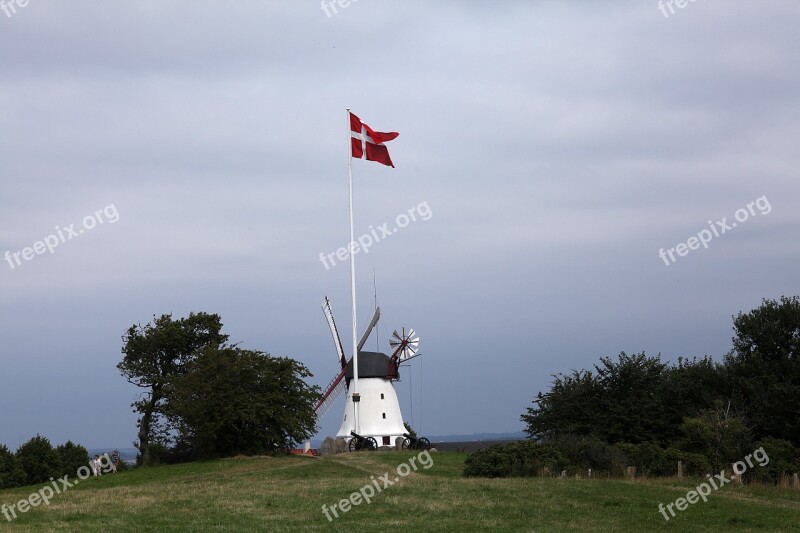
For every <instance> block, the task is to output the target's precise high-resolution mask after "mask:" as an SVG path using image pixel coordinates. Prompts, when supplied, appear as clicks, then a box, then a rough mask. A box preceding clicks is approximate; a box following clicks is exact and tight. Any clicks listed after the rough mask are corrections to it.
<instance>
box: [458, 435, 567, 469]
mask: <svg viewBox="0 0 800 533" xmlns="http://www.w3.org/2000/svg"><path fill="white" fill-rule="evenodd" d="M567 465H568V461H567V459H566V458H565V457H564V456H563V455H561V453H560V452H559V451H558V450H557V449H555V448H554V447H552V446H550V445H547V444H539V443H536V442H533V441H517V442H509V443H504V444H495V445H493V446H490V447H488V448H486V449H485V450H479V451H477V452H475V453H473V454H472V455H470V456H469V457H467V460H466V462H465V466H464V476H465V477H535V476H538V475H539V472H540V471H541V470H542V469H543V468H548V469H550V470H551V471H552V472H558V471H561V470H563V469H564V468H566V467H567Z"/></svg>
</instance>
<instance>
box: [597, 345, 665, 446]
mask: <svg viewBox="0 0 800 533" xmlns="http://www.w3.org/2000/svg"><path fill="white" fill-rule="evenodd" d="M666 369H667V365H666V364H665V363H662V362H661V357H660V356H655V357H647V356H646V355H645V354H644V352H642V353H640V354H635V355H628V354H626V353H625V352H621V353H620V354H619V357H618V359H617V361H613V360H612V359H611V358H610V357H603V358H601V359H600V365H599V366H598V365H595V370H596V371H597V383H598V385H599V386H600V388H601V390H602V394H601V396H600V402H599V405H598V410H599V413H600V415H601V416H600V417H599V418H598V423H599V424H600V425H599V427H598V430H597V433H598V436H599V437H600V438H601V439H602V440H604V441H605V442H608V443H610V444H615V443H617V442H629V443H632V444H638V443H640V442H659V443H663V442H664V441H665V440H666V437H667V436H668V435H669V418H668V409H667V402H666V401H665V398H663V397H662V396H661V394H659V392H660V391H661V390H662V389H663V386H662V385H663V382H664V379H665V376H666Z"/></svg>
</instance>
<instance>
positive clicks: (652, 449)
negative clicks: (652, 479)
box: [619, 442, 677, 476]
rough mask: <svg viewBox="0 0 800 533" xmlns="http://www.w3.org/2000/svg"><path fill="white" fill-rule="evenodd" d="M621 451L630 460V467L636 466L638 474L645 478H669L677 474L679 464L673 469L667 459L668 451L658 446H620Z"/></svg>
mask: <svg viewBox="0 0 800 533" xmlns="http://www.w3.org/2000/svg"><path fill="white" fill-rule="evenodd" d="M619 448H620V450H622V452H623V453H624V454H625V456H626V457H627V458H628V466H635V467H636V472H637V473H638V474H641V475H645V476H669V475H673V474H675V472H673V469H674V470H677V462H676V464H675V466H674V467H673V466H672V465H671V464H670V462H669V460H668V459H667V454H666V451H665V450H664V449H663V448H661V446H659V445H658V444H655V443H652V442H642V443H641V444H620V445H619Z"/></svg>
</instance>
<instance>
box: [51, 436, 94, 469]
mask: <svg viewBox="0 0 800 533" xmlns="http://www.w3.org/2000/svg"><path fill="white" fill-rule="evenodd" d="M56 453H57V454H58V475H59V477H60V476H63V475H65V474H67V475H70V476H74V475H75V473H76V472H77V471H78V469H79V468H80V467H82V466H88V465H89V452H88V451H86V448H84V447H83V446H81V445H79V444H74V443H73V442H72V441H67V442H66V444H61V445H60V446H56Z"/></svg>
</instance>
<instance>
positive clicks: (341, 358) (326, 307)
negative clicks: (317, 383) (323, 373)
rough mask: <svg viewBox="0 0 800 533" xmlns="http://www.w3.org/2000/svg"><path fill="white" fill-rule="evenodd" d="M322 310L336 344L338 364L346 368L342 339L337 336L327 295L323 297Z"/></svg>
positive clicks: (337, 332) (337, 331)
mask: <svg viewBox="0 0 800 533" xmlns="http://www.w3.org/2000/svg"><path fill="white" fill-rule="evenodd" d="M322 312H323V313H324V314H325V319H326V320H327V321H328V327H329V328H330V330H331V335H333V344H335V345H336V353H337V354H338V355H339V365H340V366H341V367H342V368H347V357H345V355H344V349H343V348H342V339H341V338H339V330H338V329H336V322H334V320H333V311H331V302H330V300H328V297H327V296H326V297H325V301H324V302H323V303H322Z"/></svg>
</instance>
